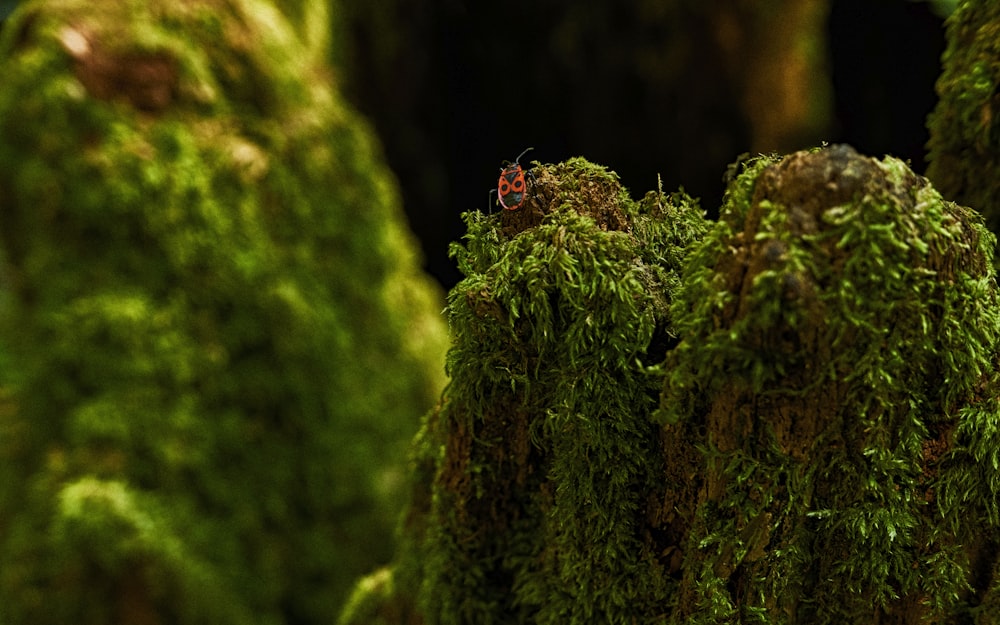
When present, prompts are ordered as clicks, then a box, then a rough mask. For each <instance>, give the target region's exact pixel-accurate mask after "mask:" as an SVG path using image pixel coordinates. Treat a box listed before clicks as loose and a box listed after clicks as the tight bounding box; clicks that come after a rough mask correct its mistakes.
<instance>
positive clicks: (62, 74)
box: [0, 0, 445, 625]
mask: <svg viewBox="0 0 1000 625" xmlns="http://www.w3.org/2000/svg"><path fill="white" fill-rule="evenodd" d="M0 55H2V60H0V83H2V85H3V88H2V89H0V216H2V219H0V251H2V260H3V265H2V274H0V276H2V280H3V283H2V300H0V324H2V325H0V328H2V335H0V336H2V343H3V349H4V351H5V352H6V354H5V359H4V361H3V369H2V371H0V385H2V389H3V401H2V405H0V510H3V513H2V514H0V563H2V565H0V623H4V625H12V624H17V623H35V624H38V623H69V622H73V623H80V624H88V623H94V624H96V623H111V622H123V623H124V622H128V623H158V622H164V623H166V622H175V623H186V624H193V623H212V624H219V623H251V622H252V623H274V624H279V623H329V622H331V621H332V620H333V619H334V618H335V615H336V614H337V612H338V610H339V608H340V603H341V601H342V600H343V599H344V597H345V593H346V591H347V587H348V584H349V582H350V581H351V580H352V579H353V578H355V577H356V576H357V575H358V574H359V573H360V572H362V571H365V570H369V569H370V568H371V567H372V566H373V565H375V564H376V563H378V562H380V561H385V560H386V559H387V558H388V557H389V556H390V554H391V551H392V544H391V543H392V541H391V532H392V528H393V525H394V521H395V518H396V516H397V511H398V510H399V507H400V505H401V504H400V501H401V489H402V488H403V485H404V483H405V479H404V474H403V471H404V461H405V448H406V442H407V441H408V440H409V439H410V438H411V437H412V435H413V432H414V431H415V430H416V427H417V424H418V417H419V415H420V414H422V413H424V412H425V411H426V410H427V409H429V408H430V407H431V406H432V405H433V403H434V401H435V400H436V399H437V395H438V393H439V392H440V389H441V388H442V387H443V384H444V374H443V363H444V345H445V344H444V341H445V334H444V326H443V321H442V320H441V319H440V317H439V312H438V311H439V310H440V307H441V304H440V303H439V301H440V300H439V297H440V294H439V293H438V291H437V290H436V288H435V287H434V286H433V285H432V283H431V282H430V280H429V279H428V278H427V277H425V276H424V275H423V274H422V273H421V272H420V271H419V270H418V259H417V258H416V257H415V251H414V250H415V247H416V246H415V243H414V241H413V240H412V239H411V238H410V235H409V234H408V233H407V231H406V230H405V227H404V225H403V218H402V213H401V211H400V208H399V199H398V197H397V193H396V191H395V187H394V183H393V181H392V179H391V176H390V174H389V172H388V171H387V169H386V168H385V166H384V165H383V164H382V160H381V156H380V154H379V151H378V147H377V146H376V144H375V142H374V140H373V138H372V135H371V133H370V132H369V130H368V129H367V127H366V126H365V124H364V123H363V121H362V120H360V119H359V118H358V116H357V115H356V114H355V113H353V112H352V111H351V110H349V109H348V108H347V107H346V106H345V104H344V103H343V101H342V100H341V99H340V97H339V96H338V95H337V93H336V92H335V91H333V90H332V89H331V88H330V86H329V81H328V80H327V79H326V76H325V75H324V71H325V70H324V69H323V68H322V67H317V66H314V65H312V64H310V61H309V59H310V58H312V57H311V56H310V55H308V54H305V53H304V52H303V48H302V46H301V45H300V43H299V41H298V39H297V37H296V35H295V34H294V32H293V31H292V29H291V28H289V27H288V26H287V24H286V22H285V21H284V20H283V19H282V17H281V16H280V14H278V13H277V12H276V11H275V10H274V9H272V8H271V7H270V6H269V5H267V4H266V3H262V2H256V1H255V0H206V1H204V2H173V1H170V0H163V1H154V0H128V1H124V2H123V1H121V0H101V1H98V2H94V1H91V0H61V1H58V2H34V3H27V4H26V5H25V6H23V7H21V8H20V9H19V11H18V12H17V13H15V15H14V16H12V17H11V20H10V22H9V23H8V24H7V25H6V27H5V30H4V37H3V41H2V42H0Z"/></svg>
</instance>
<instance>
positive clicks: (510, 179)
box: [496, 148, 535, 211]
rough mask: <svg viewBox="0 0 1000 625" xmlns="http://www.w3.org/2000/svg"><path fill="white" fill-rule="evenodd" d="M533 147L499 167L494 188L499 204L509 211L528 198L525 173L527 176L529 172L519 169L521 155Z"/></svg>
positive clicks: (519, 205)
mask: <svg viewBox="0 0 1000 625" xmlns="http://www.w3.org/2000/svg"><path fill="white" fill-rule="evenodd" d="M534 149H535V148H528V149H526V150H525V151H524V152H521V153H520V154H519V155H518V156H517V158H515V159H514V162H513V163H508V164H507V165H506V166H505V167H501V168H500V179H499V180H498V181H497V190H496V192H497V198H498V199H499V200H500V206H503V207H504V208H505V209H507V210H509V211H516V210H517V209H519V208H521V205H522V204H524V201H525V200H526V199H528V182H527V180H525V174H527V175H528V176H530V175H531V174H530V173H528V172H525V171H524V170H523V169H521V157H522V156H524V155H525V154H527V153H528V152H530V151H531V150H534Z"/></svg>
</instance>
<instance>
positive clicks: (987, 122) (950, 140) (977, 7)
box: [927, 0, 1000, 233]
mask: <svg viewBox="0 0 1000 625" xmlns="http://www.w3.org/2000/svg"><path fill="white" fill-rule="evenodd" d="M947 24H948V48H947V50H945V53H944V57H943V64H944V70H943V71H942V73H941V77H940V78H939V79H938V82H937V92H938V95H939V96H940V99H939V101H938V104H937V106H936V108H935V109H934V111H933V112H932V113H931V115H930V118H929V119H928V128H929V129H930V133H931V138H930V141H929V143H928V148H929V153H928V156H927V158H928V161H929V166H928V168H927V176H928V177H929V178H930V179H931V180H932V181H933V182H934V186H935V187H937V189H938V190H939V191H940V192H941V193H942V195H944V196H945V198H947V199H949V200H954V201H956V202H958V203H960V204H965V205H967V206H971V207H972V208H974V209H976V210H978V211H980V212H981V213H983V215H984V216H985V217H986V223H987V225H988V226H989V228H990V230H992V231H993V232H994V233H997V232H1000V175H998V172H1000V99H998V95H997V94H998V93H1000V3H997V2H994V1H993V0H962V1H961V2H959V3H958V6H957V7H956V8H955V11H954V12H953V13H952V14H951V16H950V17H949V18H948V21H947Z"/></svg>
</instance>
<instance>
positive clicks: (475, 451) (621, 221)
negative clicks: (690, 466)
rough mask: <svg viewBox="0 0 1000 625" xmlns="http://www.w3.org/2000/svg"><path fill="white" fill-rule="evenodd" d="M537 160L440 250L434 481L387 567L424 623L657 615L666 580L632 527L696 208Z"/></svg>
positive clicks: (427, 447) (647, 468)
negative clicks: (454, 268)
mask: <svg viewBox="0 0 1000 625" xmlns="http://www.w3.org/2000/svg"><path fill="white" fill-rule="evenodd" d="M533 173H534V184H533V195H532V197H531V199H530V200H529V201H528V202H527V203H526V204H525V205H524V206H523V207H522V208H521V209H519V210H518V211H514V212H511V211H505V212H504V213H503V214H498V215H493V216H489V217H488V216H486V215H484V214H482V213H469V214H467V215H466V222H467V225H468V234H467V235H466V237H465V242H464V244H463V245H460V246H459V245H456V246H454V247H453V249H452V254H453V255H454V256H455V258H456V260H457V262H458V265H459V267H460V268H461V269H462V271H463V273H464V274H465V279H464V280H463V281H462V282H461V283H460V284H459V285H458V286H456V287H455V288H454V289H453V290H452V292H451V293H450V295H449V299H448V301H449V304H448V315H449V321H450V324H451V327H452V333H453V340H452V348H451V351H450V352H449V356H448V369H449V372H450V373H451V376H452V381H451V384H450V385H449V387H448V389H447V391H446V392H445V394H444V397H443V399H442V403H441V407H440V409H439V410H438V411H436V412H434V413H432V414H431V415H430V416H429V418H428V420H427V422H426V424H425V429H424V431H423V434H422V436H421V438H420V439H419V441H418V458H417V462H418V467H423V469H422V470H421V471H422V474H423V475H424V476H426V477H427V478H428V479H429V480H430V483H424V484H423V485H422V487H423V488H422V489H421V488H420V486H418V488H417V496H416V497H415V502H416V504H415V505H414V508H415V510H416V511H415V512H413V513H411V515H410V517H409V519H408V520H407V522H406V524H405V525H404V533H405V534H406V535H407V536H408V541H409V542H410V545H411V546H410V551H408V552H405V553H404V555H403V557H401V558H400V560H399V564H398V566H397V574H398V575H400V576H402V577H403V578H406V579H410V580H412V582H410V583H411V584H412V587H411V589H410V592H411V596H413V597H416V599H417V603H418V605H419V613H420V615H421V618H422V619H423V622H427V623H519V622H525V623H527V622H532V623H557V622H558V623H593V622H633V620H632V619H634V622H652V621H655V620H656V619H657V618H659V616H658V615H662V614H663V611H664V605H663V604H662V598H663V597H668V596H669V592H668V589H669V588H670V585H671V581H670V579H669V578H668V577H667V575H665V573H664V571H663V570H662V567H661V565H660V562H659V554H658V553H656V552H655V551H654V550H653V546H654V545H653V542H652V541H651V540H650V537H649V535H648V534H646V533H644V526H645V523H646V515H647V514H648V513H649V510H648V498H649V494H650V493H653V492H656V491H658V490H660V489H662V487H663V485H662V483H661V482H660V481H659V478H658V476H659V475H660V473H661V471H662V459H661V457H660V451H659V449H660V442H659V436H658V432H657V428H656V427H655V426H654V424H653V423H652V422H651V421H650V420H649V413H650V411H651V410H652V409H653V408H655V405H656V395H657V392H658V387H659V384H660V373H659V370H658V369H657V368H656V366H655V363H657V362H659V361H660V360H661V359H662V356H663V353H664V352H665V349H666V347H667V345H668V343H669V341H670V338H669V335H670V327H671V323H670V319H669V301H670V296H671V294H672V293H673V291H674V290H675V289H676V288H677V286H678V281H677V273H676V269H677V264H679V263H680V262H681V261H682V259H683V257H684V248H685V247H686V246H687V245H688V244H690V243H691V242H692V241H693V240H695V239H696V238H697V237H698V236H700V234H701V233H702V232H703V231H704V229H705V222H704V221H703V220H702V217H701V215H700V213H699V211H698V210H697V209H696V208H695V206H694V205H693V203H692V201H691V200H690V199H689V198H686V197H684V196H682V195H675V196H670V197H668V196H666V195H664V194H662V193H656V192H654V193H650V194H649V195H648V196H647V197H646V198H645V199H644V200H643V201H642V202H639V203H636V202H634V201H633V200H631V199H630V198H629V197H628V195H627V193H626V192H625V190H624V189H623V188H622V187H621V186H620V185H619V183H618V181H617V178H616V177H615V176H614V174H612V173H610V172H608V171H606V170H604V169H603V168H601V167H597V166H595V165H592V164H590V163H588V162H586V161H584V160H583V159H571V160H570V161H567V162H566V163H562V164H559V165H544V166H538V167H535V168H534V170H533ZM611 467H614V468H613V469H612V468H611ZM595 546H597V548H595ZM403 594H405V593H403ZM397 601H398V599H397ZM353 622H359V623H360V622H363V621H362V620H355V621H353ZM397 622H399V621H397Z"/></svg>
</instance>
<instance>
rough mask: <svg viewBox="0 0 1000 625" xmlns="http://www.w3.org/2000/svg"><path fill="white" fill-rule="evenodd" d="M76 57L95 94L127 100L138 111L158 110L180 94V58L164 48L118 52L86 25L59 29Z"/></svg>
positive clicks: (76, 66) (83, 78)
mask: <svg viewBox="0 0 1000 625" xmlns="http://www.w3.org/2000/svg"><path fill="white" fill-rule="evenodd" d="M59 41H60V43H61V44H62V46H63V49H64V50H65V51H66V52H67V53H68V54H69V55H70V56H71V57H72V58H73V60H74V66H73V70H74V73H75V74H76V77H77V78H78V79H79V80H80V82H81V83H82V84H83V86H84V87H85V88H86V89H87V92H88V93H90V94H91V95H92V96H93V97H95V98H97V99H100V100H118V99H120V100H125V101H126V102H128V103H129V104H131V105H132V106H133V107H135V108H136V109H137V110H140V111H143V112H146V113H158V112H161V111H163V110H164V109H166V108H167V107H169V106H170V104H171V103H172V102H173V101H174V99H175V98H176V97H177V93H178V83H179V76H178V71H177V61H176V59H174V58H173V56H172V55H170V54H168V53H166V52H162V51H140V50H129V51H118V50H115V49H114V48H113V47H112V46H109V45H108V42H106V41H103V40H101V39H99V38H98V37H96V36H95V35H93V34H92V33H89V32H87V31H86V30H84V29H82V28H74V27H70V26H65V27H63V28H62V30H61V31H60V32H59Z"/></svg>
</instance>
